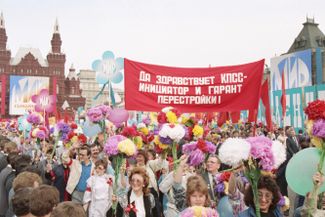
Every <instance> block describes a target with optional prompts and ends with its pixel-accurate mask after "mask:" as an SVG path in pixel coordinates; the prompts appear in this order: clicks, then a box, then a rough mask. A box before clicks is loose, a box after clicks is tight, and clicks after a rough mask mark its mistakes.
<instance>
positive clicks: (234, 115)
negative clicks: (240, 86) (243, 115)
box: [230, 111, 240, 123]
mask: <svg viewBox="0 0 325 217" xmlns="http://www.w3.org/2000/svg"><path fill="white" fill-rule="evenodd" d="M230 116H231V122H232V123H238V121H239V119H240V111H237V112H231V113H230Z"/></svg>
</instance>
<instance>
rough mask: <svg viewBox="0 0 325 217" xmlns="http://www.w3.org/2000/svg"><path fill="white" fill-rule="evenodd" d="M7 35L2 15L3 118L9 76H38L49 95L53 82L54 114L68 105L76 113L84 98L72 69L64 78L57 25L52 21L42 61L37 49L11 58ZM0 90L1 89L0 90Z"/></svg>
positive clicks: (0, 52) (24, 49)
mask: <svg viewBox="0 0 325 217" xmlns="http://www.w3.org/2000/svg"><path fill="white" fill-rule="evenodd" d="M7 38H8V37H7V34H6V28H5V22H4V17H3V14H1V17H0V76H1V77H2V78H3V76H5V78H6V94H5V98H6V100H5V105H6V108H5V115H3V114H2V117H4V116H8V115H9V109H8V108H9V76H10V75H23V76H42V77H49V78H50V84H49V85H50V90H49V91H50V94H54V90H55V89H54V88H53V81H54V80H56V84H57V85H56V95H57V111H58V112H60V111H62V110H63V109H62V105H63V103H64V102H65V101H67V103H65V105H67V104H68V105H69V106H70V107H69V108H68V110H70V111H72V110H76V109H77V108H78V107H80V106H84V105H85V100H86V99H85V98H83V97H82V96H81V90H80V81H79V78H78V77H77V75H76V73H75V70H74V69H73V68H71V69H70V71H69V74H68V77H65V72H64V70H65V61H66V56H65V54H64V53H62V51H61V45H62V40H61V36H60V32H59V25H58V22H57V21H56V23H55V25H54V32H53V35H52V39H51V51H50V52H49V53H48V54H47V56H46V59H45V58H43V57H42V55H41V52H40V50H39V49H37V48H20V49H19V50H18V52H17V54H16V56H15V57H12V56H11V51H10V50H8V49H7ZM0 91H1V88H0Z"/></svg>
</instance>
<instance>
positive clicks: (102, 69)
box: [92, 51, 124, 105]
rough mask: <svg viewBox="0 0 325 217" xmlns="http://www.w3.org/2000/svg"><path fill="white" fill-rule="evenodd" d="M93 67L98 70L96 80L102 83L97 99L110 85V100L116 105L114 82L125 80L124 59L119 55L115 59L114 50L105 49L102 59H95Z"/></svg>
mask: <svg viewBox="0 0 325 217" xmlns="http://www.w3.org/2000/svg"><path fill="white" fill-rule="evenodd" d="M92 68H93V70H94V71H96V81H97V82H98V84H101V85H102V89H101V90H100V92H99V93H98V94H97V95H96V96H95V97H94V99H95V100H96V99H97V98H98V97H99V96H100V95H101V94H102V93H103V91H104V89H105V87H106V86H108V89H109V94H110V100H111V103H112V105H115V93H114V90H113V87H112V83H115V84H118V83H120V82H121V81H122V80H123V74H122V72H121V71H122V70H123V69H124V59H123V58H121V57H119V58H116V59H115V56H114V54H113V52H112V51H105V52H104V53H103V55H102V59H101V60H99V59H98V60H95V61H94V62H93V63H92Z"/></svg>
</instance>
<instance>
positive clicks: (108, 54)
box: [102, 50, 114, 60]
mask: <svg viewBox="0 0 325 217" xmlns="http://www.w3.org/2000/svg"><path fill="white" fill-rule="evenodd" d="M102 57H103V60H107V59H114V53H113V52H112V51H109V50H108V51H105V52H104V53H103V56H102Z"/></svg>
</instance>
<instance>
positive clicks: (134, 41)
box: [0, 0, 325, 71]
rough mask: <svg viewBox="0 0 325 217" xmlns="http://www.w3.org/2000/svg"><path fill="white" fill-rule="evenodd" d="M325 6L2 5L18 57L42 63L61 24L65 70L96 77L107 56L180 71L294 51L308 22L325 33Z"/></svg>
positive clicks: (275, 1)
mask: <svg viewBox="0 0 325 217" xmlns="http://www.w3.org/2000/svg"><path fill="white" fill-rule="evenodd" d="M324 9H325V1H324V0H309V1H300V0H281V1H280V0H245V1H243V0H237V1H232V0H228V1H221V0H91V1H89V0H55V1H54V0H52V1H50V0H25V1H21V0H0V10H1V11H2V12H3V15H4V18H5V26H6V32H7V36H8V42H7V47H8V48H9V49H11V52H12V56H14V55H15V54H16V53H17V50H18V49H19V47H35V48H39V49H40V50H41V53H42V55H43V57H44V58H46V55H47V53H48V52H49V51H50V40H51V38H52V34H53V27H54V23H55V20H56V18H57V19H58V22H59V28H60V34H61V39H62V49H63V51H64V53H65V54H66V68H69V67H70V65H71V64H73V65H74V68H76V70H77V71H79V70H80V69H91V64H92V62H93V61H94V60H96V59H100V58H101V55H102V54H103V52H104V51H107V50H110V51H113V52H114V54H115V56H116V57H125V58H128V59H131V60H135V61H139V62H144V63H150V64H158V65H167V66H177V67H208V66H209V65H211V66H223V65H237V64H243V63H247V62H252V61H257V60H260V59H263V58H265V61H266V63H267V64H269V62H270V58H272V57H274V56H278V55H280V54H283V53H285V52H287V51H288V49H289V47H290V46H291V44H292V43H293V41H294V39H295V37H296V36H297V35H298V34H299V32H300V30H301V29H302V27H303V26H302V23H304V22H305V21H306V16H308V17H311V18H312V17H314V18H315V21H316V22H317V23H319V24H320V25H319V27H320V29H321V30H322V31H323V32H325V13H324Z"/></svg>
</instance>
